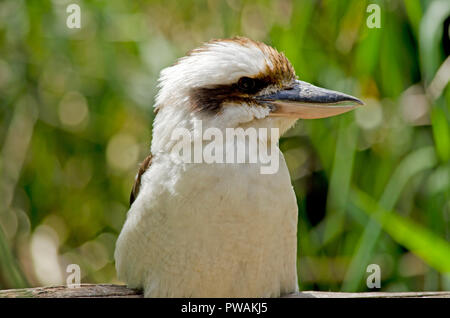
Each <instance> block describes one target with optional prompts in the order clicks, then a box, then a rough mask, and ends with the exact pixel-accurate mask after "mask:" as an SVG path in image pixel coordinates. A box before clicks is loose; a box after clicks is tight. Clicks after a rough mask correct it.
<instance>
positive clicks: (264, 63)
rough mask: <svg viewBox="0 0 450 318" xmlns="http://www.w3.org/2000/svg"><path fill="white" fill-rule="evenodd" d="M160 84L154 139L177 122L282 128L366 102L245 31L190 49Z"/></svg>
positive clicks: (218, 125)
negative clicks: (318, 79)
mask: <svg viewBox="0 0 450 318" xmlns="http://www.w3.org/2000/svg"><path fill="white" fill-rule="evenodd" d="M159 88H160V90H159V93H158V95H157V98H156V104H155V107H156V110H157V111H158V114H157V116H156V118H155V121H154V139H155V137H156V138H158V137H162V135H164V134H165V135H167V133H168V132H169V131H170V130H171V129H174V128H176V127H180V126H182V127H185V128H188V129H190V128H192V122H193V120H201V121H202V123H203V127H206V128H208V127H217V128H219V129H220V128H237V127H242V128H246V127H255V128H261V127H265V128H279V129H280V134H283V133H284V132H285V131H286V130H287V129H288V128H290V127H291V126H292V125H293V124H294V123H295V121H297V120H298V119H300V118H303V119H314V118H325V117H330V116H335V115H338V114H342V113H345V112H347V111H350V110H352V109H354V108H355V107H357V106H359V105H361V104H363V103H362V102H361V101H360V100H359V99H357V98H356V97H353V96H350V95H347V94H344V93H340V92H336V91H331V90H327V89H324V88H320V87H317V86H314V85H312V84H309V83H306V82H303V81H300V80H298V78H297V76H296V75H295V71H294V68H293V67H292V65H291V63H290V62H289V60H288V59H287V58H286V56H285V55H284V54H283V53H280V52H278V51H277V50H276V49H274V48H272V47H270V46H268V45H266V44H264V43H261V42H257V41H253V40H250V39H247V38H243V37H236V38H232V39H222V40H212V41H210V42H207V43H205V44H204V45H202V46H201V47H199V48H196V49H194V50H192V51H190V52H189V53H188V54H187V55H186V56H185V57H182V58H180V59H179V60H178V61H177V62H176V63H175V64H174V65H172V66H170V67H168V68H165V69H163V70H162V71H161V75H160V78H159ZM162 142H163V141H162ZM155 147H156V148H158V146H156V145H155ZM153 150H157V149H154V147H153V146H152V151H153Z"/></svg>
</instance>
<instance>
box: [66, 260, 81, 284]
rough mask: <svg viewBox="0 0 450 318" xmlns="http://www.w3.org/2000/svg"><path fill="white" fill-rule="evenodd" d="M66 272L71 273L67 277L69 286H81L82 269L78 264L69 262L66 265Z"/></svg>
mask: <svg viewBox="0 0 450 318" xmlns="http://www.w3.org/2000/svg"><path fill="white" fill-rule="evenodd" d="M66 273H69V275H68V276H67V279H66V284H67V287H68V288H79V287H80V286H81V269H80V265H78V264H69V265H67V267H66Z"/></svg>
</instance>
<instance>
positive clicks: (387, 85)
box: [0, 0, 450, 291]
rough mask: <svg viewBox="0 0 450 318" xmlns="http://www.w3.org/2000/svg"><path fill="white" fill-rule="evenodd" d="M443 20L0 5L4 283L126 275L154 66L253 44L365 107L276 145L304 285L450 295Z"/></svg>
mask: <svg viewBox="0 0 450 318" xmlns="http://www.w3.org/2000/svg"><path fill="white" fill-rule="evenodd" d="M69 3H78V4H79V5H80V7H81V14H82V22H81V24H82V27H81V29H79V30H78V29H69V28H67V27H66V18H67V16H68V14H67V13H66V7H67V5H68V4H69ZM370 3H376V4H378V5H379V6H380V8H381V28H379V29H377V28H373V29H369V28H368V27H367V25H366V20H367V17H368V16H369V15H370V13H369V12H367V11H366V8H367V6H368V4H370ZM449 17H450V2H449V1H446V0H435V1H426V0H405V1H375V0H373V1H361V0H348V1H338V0H326V1H325V0H323V1H313V0H305V1H294V0H280V1H257V2H255V1H243V0H242V1H240V0H228V1H214V0H210V1H195V2H194V1H177V2H175V1H125V0H114V1H100V0H97V1H87V0H86V1H81V0H77V1H75V0H74V1H65V0H53V1H49V0H42V1H41V0H39V1H38V0H34V1H33V0H30V1H24V0H6V1H5V0H4V1H1V2H0V178H1V179H0V186H1V188H0V288H16V287H22V286H33V285H46V284H61V283H65V277H66V273H65V268H66V265H67V264H70V263H76V264H79V265H80V266H81V269H82V281H83V282H94V283H95V282H116V278H115V270H114V263H113V251H114V244H115V240H116V238H117V235H118V233H119V231H120V229H121V226H122V224H123V222H124V219H125V215H126V212H127V209H128V195H129V191H130V188H131V185H132V182H133V179H134V175H135V173H136V170H137V164H138V162H139V161H140V160H142V159H143V158H144V157H145V156H146V154H147V153H148V152H149V146H150V140H151V123H152V119H153V117H154V114H153V111H152V104H153V101H154V96H155V93H156V85H155V84H156V80H157V77H158V73H159V71H160V70H161V69H162V68H164V67H166V66H168V65H170V64H171V63H173V62H174V60H175V59H176V58H177V57H181V56H183V55H184V53H185V52H186V51H188V50H190V49H192V48H194V47H196V46H198V45H199V44H201V43H202V42H203V41H207V40H209V39H211V38H221V37H230V36H234V35H244V36H248V37H250V38H253V39H256V40H261V41H264V42H266V43H268V44H271V45H273V46H275V47H276V48H277V49H278V50H280V51H283V52H285V54H286V55H287V57H288V58H289V59H290V61H291V62H292V64H293V65H294V66H295V69H296V71H297V74H298V75H299V77H300V79H302V80H305V81H309V82H312V83H315V84H317V85H320V86H324V87H327V88H330V89H335V90H341V91H345V92H348V93H351V94H353V95H356V96H358V97H361V98H362V99H363V100H364V101H365V102H366V103H367V105H366V106H365V107H364V108H362V109H360V110H357V111H355V112H352V113H348V114H345V115H341V116H338V117H335V118H329V119H321V120H309V121H302V122H300V123H299V124H297V126H296V127H295V128H294V129H293V130H291V131H290V132H289V133H288V134H287V135H286V136H284V138H282V140H281V141H280V147H281V149H282V150H283V152H284V153H285V156H286V160H287V163H288V166H289V169H290V172H291V176H292V182H293V184H294V187H295V191H296V194H297V197H298V202H299V213H300V222H299V255H298V257H299V262H298V264H299V280H300V288H301V289H316V290H335V291H339V290H347V291H364V290H366V289H367V287H366V284H365V280H366V277H367V275H368V273H366V268H367V265H368V264H372V263H375V264H379V265H380V267H381V270H382V290H386V291H407V290H445V289H446V290H450V243H449V241H450V226H449V224H450V163H449V158H450V128H449V122H450V120H449V119H450V90H449V88H448V87H447V86H448V85H447V83H448V80H449V77H450V66H449V65H450V60H449V59H448V58H447V56H448V54H449V51H450V48H449V24H450V23H449V21H450V20H449ZM446 58H447V59H446Z"/></svg>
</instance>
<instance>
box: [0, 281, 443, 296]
mask: <svg viewBox="0 0 450 318" xmlns="http://www.w3.org/2000/svg"><path fill="white" fill-rule="evenodd" d="M4 297H6V298H8V297H27V298H49V297H50V298H94V297H97V298H142V297H143V296H142V293H141V292H140V291H137V290H133V289H129V288H126V287H125V286H121V285H109V284H98V285H96V284H82V285H81V287H79V288H68V287H66V286H56V287H37V288H25V289H7V290H0V298H4ZM285 297H286V298H403V297H413V298H430V297H432V298H450V291H442V292H405V293H403V292H401V293H385V292H370V293H339V292H319V291H304V292H300V293H297V294H292V295H287V296H285Z"/></svg>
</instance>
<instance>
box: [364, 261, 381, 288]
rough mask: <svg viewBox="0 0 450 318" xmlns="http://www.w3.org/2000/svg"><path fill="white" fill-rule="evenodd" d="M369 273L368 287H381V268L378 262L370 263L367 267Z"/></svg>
mask: <svg viewBox="0 0 450 318" xmlns="http://www.w3.org/2000/svg"><path fill="white" fill-rule="evenodd" d="M366 271H367V273H371V274H370V275H369V276H368V277H367V280H366V285H367V288H370V289H372V288H381V268H380V265H378V264H370V265H369V266H367V269H366Z"/></svg>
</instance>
